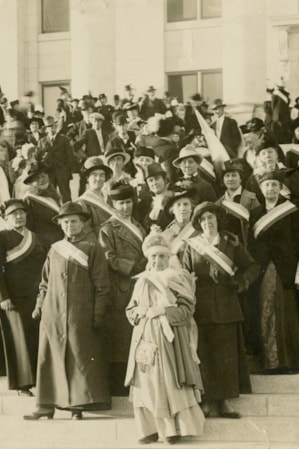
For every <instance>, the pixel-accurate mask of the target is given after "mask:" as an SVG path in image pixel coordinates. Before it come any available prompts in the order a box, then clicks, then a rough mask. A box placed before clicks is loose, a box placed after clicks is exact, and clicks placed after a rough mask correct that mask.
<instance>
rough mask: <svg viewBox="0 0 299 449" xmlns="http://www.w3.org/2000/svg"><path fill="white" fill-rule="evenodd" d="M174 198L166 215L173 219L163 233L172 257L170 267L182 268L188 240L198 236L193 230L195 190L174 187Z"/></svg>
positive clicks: (168, 202)
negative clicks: (192, 218)
mask: <svg viewBox="0 0 299 449" xmlns="http://www.w3.org/2000/svg"><path fill="white" fill-rule="evenodd" d="M172 191H173V194H174V196H173V197H170V198H169V200H168V201H167V203H166V204H165V211H166V213H167V214H168V215H169V216H171V217H173V220H172V221H171V223H170V224H169V225H168V226H167V228H166V229H165V231H163V236H164V237H165V238H166V239H167V240H168V242H169V245H170V250H171V254H172V257H171V258H170V265H171V266H172V267H173V268H175V267H178V268H180V267H181V262H182V259H183V254H184V249H185V246H186V240H187V239H188V238H190V237H194V236H195V235H196V234H198V231H196V229H194V228H193V226H192V223H191V216H192V212H193V209H194V196H195V195H196V191H195V189H189V190H186V189H183V188H182V187H180V186H176V185H174V187H173V189H172Z"/></svg>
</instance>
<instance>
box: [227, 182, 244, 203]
mask: <svg viewBox="0 0 299 449" xmlns="http://www.w3.org/2000/svg"><path fill="white" fill-rule="evenodd" d="M241 194H242V186H240V187H239V188H238V189H237V190H236V191H235V192H234V193H233V194H232V195H230V194H229V193H228V191H227V190H226V191H225V193H224V199H225V200H228V201H233V199H234V198H235V196H237V195H241Z"/></svg>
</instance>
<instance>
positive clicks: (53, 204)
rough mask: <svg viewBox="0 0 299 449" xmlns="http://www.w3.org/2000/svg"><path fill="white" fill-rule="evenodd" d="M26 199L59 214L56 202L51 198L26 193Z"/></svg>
mask: <svg viewBox="0 0 299 449" xmlns="http://www.w3.org/2000/svg"><path fill="white" fill-rule="evenodd" d="M26 198H29V199H33V200H35V201H37V202H38V203H41V204H43V205H44V206H47V207H49V208H50V209H53V210H54V211H55V212H57V213H58V212H59V206H58V204H57V203H56V201H55V200H53V198H49V197H44V196H39V195H34V194H33V193H27V194H26Z"/></svg>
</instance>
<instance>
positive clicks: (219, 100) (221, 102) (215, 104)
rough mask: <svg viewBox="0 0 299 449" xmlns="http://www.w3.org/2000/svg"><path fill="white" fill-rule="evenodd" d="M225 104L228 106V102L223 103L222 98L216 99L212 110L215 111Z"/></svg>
mask: <svg viewBox="0 0 299 449" xmlns="http://www.w3.org/2000/svg"><path fill="white" fill-rule="evenodd" d="M225 106H226V104H225V103H223V101H222V100H221V98H217V99H216V100H215V101H214V104H213V106H212V110H213V111H215V110H216V109H218V108H225Z"/></svg>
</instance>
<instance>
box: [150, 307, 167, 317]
mask: <svg viewBox="0 0 299 449" xmlns="http://www.w3.org/2000/svg"><path fill="white" fill-rule="evenodd" d="M164 314H165V309H164V307H150V308H149V309H148V311H147V312H146V317H147V318H150V319H152V318H156V317H157V316H160V315H164Z"/></svg>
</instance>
